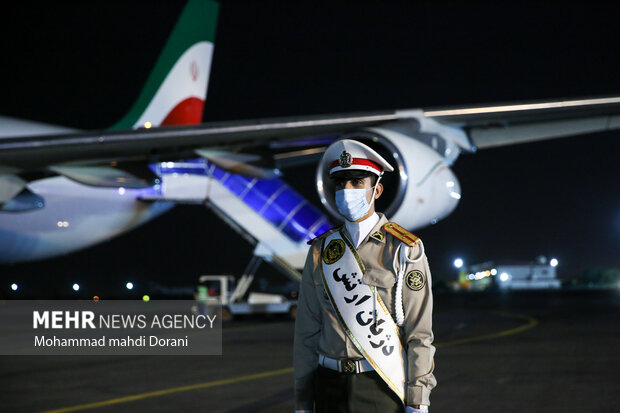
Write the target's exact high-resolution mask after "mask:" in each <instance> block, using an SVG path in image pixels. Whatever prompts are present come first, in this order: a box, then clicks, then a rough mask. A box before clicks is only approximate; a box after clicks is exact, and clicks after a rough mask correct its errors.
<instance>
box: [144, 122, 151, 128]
mask: <svg viewBox="0 0 620 413" xmlns="http://www.w3.org/2000/svg"><path fill="white" fill-rule="evenodd" d="M151 126H153V124H152V123H151V122H144V127H145V128H147V129H150V128H151Z"/></svg>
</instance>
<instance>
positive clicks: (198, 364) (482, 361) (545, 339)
mask: <svg viewBox="0 0 620 413" xmlns="http://www.w3.org/2000/svg"><path fill="white" fill-rule="evenodd" d="M434 330H435V336H436V339H435V342H436V344H437V347H438V349H437V354H436V357H435V364H436V369H435V373H436V376H437V379H438V382H439V384H438V387H437V388H436V389H435V390H434V391H433V394H432V398H431V402H432V405H431V412H433V413H440V412H480V411H483V412H584V411H588V412H618V411H620V405H619V404H620V393H619V392H618V390H619V389H620V352H618V351H617V348H618V343H620V290H619V291H569V292H561V291H539V292H518V293H516V292H513V293H504V294H500V293H463V294H452V293H443V294H436V295H435V315H434ZM292 343H293V322H291V321H287V320H284V319H278V318H274V319H267V320H264V319H245V320H238V321H236V322H235V323H234V324H233V325H232V326H229V327H226V328H225V330H224V338H223V351H224V355H223V356H203V357H199V356H91V357H82V356H58V357H52V356H32V357H28V356H18V357H17V356H16V357H8V356H3V357H0V366H1V368H0V411H2V412H5V411H6V412H72V411H93V412H95V411H96V412H142V411H148V412H177V411H192V412H276V413H277V412H287V413H288V412H292V411H293V390H292V368H291V366H292Z"/></svg>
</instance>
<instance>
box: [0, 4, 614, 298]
mask: <svg viewBox="0 0 620 413" xmlns="http://www.w3.org/2000/svg"><path fill="white" fill-rule="evenodd" d="M162 3H163V4H162ZM468 3H469V4H468V5H465V4H452V3H448V2H446V3H439V2H432V3H430V2H319V3H318V4H314V3H311V2H223V4H221V7H220V16H219V20H218V28H217V33H216V40H215V52H214V56H213V66H212V72H211V77H210V86H209V91H208V95H207V102H206V107H205V115H204V120H205V121H216V120H233V119H248V118H259V117H273V116H289V115H291V116H294V115H307V114H322V113H342V112H354V111H360V110H383V109H401V108H431V107H440V106H448V105H465V104H491V103H498V102H517V101H529V100H539V99H556V98H573V97H586V96H611V95H616V96H618V95H620V76H618V73H619V69H620V53H619V51H620V50H619V49H618V45H619V44H620V26H619V25H618V18H619V17H620V16H619V13H618V12H617V11H616V10H615V9H614V8H612V6H607V3H597V4H586V2H582V3H567V2H515V3H504V4H502V5H498V4H492V3H471V2H468ZM539 3H540V4H539ZM183 5H184V2H155V1H151V2H145V1H132V2H120V1H112V2H110V1H106V2H104V1H90V2H65V1H61V2H47V3H45V4H40V3H38V2H37V3H34V2H33V3H30V2H23V3H22V2H20V3H16V4H14V5H13V7H12V8H11V10H10V11H5V12H4V23H3V24H2V25H1V27H0V32H1V35H0V39H1V40H0V41H1V42H2V47H1V48H0V50H1V51H2V52H1V53H2V55H1V56H2V69H0V70H2V72H3V73H2V76H1V77H0V85H1V86H0V88H1V91H2V97H1V98H0V113H2V114H3V115H7V116H15V117H21V118H30V119H36V120H40V121H44V122H50V123H55V124H61V125H67V126H73V127H77V128H83V129H96V128H105V127H106V126H109V125H111V124H113V123H114V122H115V121H116V120H118V119H119V118H120V117H121V115H122V114H124V113H125V111H126V110H128V108H129V107H130V105H131V104H132V103H133V100H134V99H135V98H136V96H137V94H138V93H139V91H140V89H141V87H142V83H143V82H144V81H145V79H146V77H147V75H148V73H149V71H150V69H151V67H152V66H153V64H154V62H155V61H156V59H157V56H158V53H159V51H160V50H161V48H162V47H163V44H164V42H165V40H166V39H167V36H168V35H169V33H170V31H171V29H172V27H173V25H174V24H175V21H176V18H177V17H178V15H179V13H180V12H181V9H182V7H183ZM619 135H620V132H613V133H599V134H594V135H587V136H580V137H573V138H566V139H559V140H552V141H545V142H539V143H531V144H525V145H518V146H507V147H502V148H498V149H488V150H481V151H480V152H478V153H477V154H475V155H462V156H461V158H459V159H458V160H457V162H456V164H455V165H454V167H453V170H454V171H455V173H456V175H457V176H458V178H459V180H460V182H461V187H462V193H463V198H462V199H461V202H460V204H459V206H458V207H457V209H456V211H455V212H454V213H453V214H452V215H451V216H449V217H448V218H447V219H445V220H443V221H440V222H439V223H437V224H436V225H434V226H432V227H428V228H424V229H421V230H418V231H417V232H416V233H417V235H419V236H420V237H421V238H422V239H423V240H424V244H425V246H426V250H427V255H428V257H429V261H430V264H431V270H433V272H434V276H435V277H436V278H437V279H444V280H445V279H451V278H453V277H454V276H455V272H454V270H453V269H452V268H451V263H452V260H453V259H454V258H455V257H456V256H461V257H462V258H463V259H464V260H465V261H466V263H477V262H481V261H487V260H496V261H502V260H508V261H524V260H525V261H529V260H532V259H534V258H535V257H536V256H537V255H541V254H542V255H545V256H547V257H556V258H558V260H559V261H560V266H559V267H558V274H559V276H560V277H562V278H568V277H572V276H575V275H577V274H579V273H580V272H581V271H583V270H584V269H587V268H592V267H615V266H619V265H620V254H619V251H620V191H619V189H620V188H619V186H620V185H619V178H620V168H619V167H618V161H617V158H618V155H619V153H620V151H619V149H620V144H619V142H620V140H619ZM285 172H289V174H288V175H287V176H285V179H286V180H287V181H288V182H289V183H291V184H292V185H293V186H295V188H296V189H298V190H299V191H300V192H302V193H303V194H306V195H307V196H308V197H309V198H310V200H312V201H314V202H315V203H318V197H317V195H316V191H315V190H314V182H313V175H314V168H308V167H306V168H298V169H295V170H291V171H285ZM250 256H251V247H250V246H249V245H248V244H247V243H246V242H245V241H243V240H242V239H241V238H240V237H238V236H237V235H235V234H233V233H232V232H231V230H229V229H228V228H227V227H226V225H225V224H223V223H222V222H220V221H219V220H218V219H217V218H216V217H215V216H214V215H213V214H212V213H211V212H209V211H208V210H205V208H203V207H198V206H192V207H177V208H176V209H175V210H173V211H172V212H170V213H168V214H166V215H165V216H163V217H161V218H159V219H157V220H155V221H152V222H150V223H148V224H146V225H145V226H143V227H141V228H139V229H137V230H136V231H133V232H131V233H128V234H126V235H124V236H122V237H119V238H117V239H114V240H112V241H110V242H106V243H104V244H101V245H99V246H96V247H93V248H90V249H87V250H84V251H82V252H79V253H76V254H72V255H68V256H66V257H62V258H56V259H51V260H47V261H43V262H39V263H29V264H19V265H14V266H0V274H2V278H3V279H4V280H7V282H9V283H10V282H13V280H19V282H20V283H22V285H25V286H28V285H30V286H31V287H32V288H35V286H38V287H40V286H41V285H44V286H45V289H46V291H47V292H48V295H50V296H51V295H58V296H59V295H60V294H61V293H62V292H63V291H65V290H67V289H68V288H69V286H70V284H71V283H72V282H73V280H81V281H82V284H83V286H84V287H83V289H82V292H81V294H83V295H84V296H88V295H89V294H90V295H92V294H93V293H97V292H98V291H100V290H101V289H103V288H108V289H110V288H112V287H111V286H115V285H122V284H123V283H124V280H128V279H132V280H136V281H134V283H135V284H137V285H138V286H142V287H143V290H144V289H146V288H147V287H145V285H146V283H147V282H148V281H149V280H151V281H156V282H158V283H160V284H164V285H170V286H180V285H190V284H193V283H194V282H195V280H196V278H197V276H198V275H200V274H206V273H210V274H216V273H232V274H238V273H240V272H241V271H242V270H243V268H244V266H245V264H246V263H247V262H248V261H249V259H250ZM274 271H275V270H273V269H272V268H270V267H269V266H267V265H265V266H263V267H261V274H269V273H273V272H274ZM86 280H87V281H86ZM282 280H283V281H284V279H283V278H282ZM5 289H6V290H7V291H5ZM0 290H1V291H2V293H3V294H8V284H7V286H2V287H1V288H0Z"/></svg>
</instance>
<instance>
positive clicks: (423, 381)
mask: <svg viewBox="0 0 620 413" xmlns="http://www.w3.org/2000/svg"><path fill="white" fill-rule="evenodd" d="M409 258H410V259H413V260H414V262H410V263H408V264H407V268H406V271H405V282H404V283H403V307H404V310H405V322H404V325H403V328H404V333H405V340H406V343H407V347H406V348H407V359H408V372H407V373H408V375H407V377H408V381H407V389H406V403H407V405H409V406H413V405H416V404H426V405H429V404H430V394H431V390H432V389H433V388H434V387H435V385H436V384H437V380H435V376H434V375H433V369H434V367H435V365H434V361H433V357H434V355H435V347H434V346H433V344H432V343H433V326H432V321H433V320H432V319H433V294H432V291H431V285H432V282H431V272H430V269H429V265H428V260H427V259H426V255H425V254H424V249H423V246H422V244H421V242H420V244H419V245H418V246H417V247H413V248H412V249H411V251H410V256H409ZM412 272H413V274H412V275H415V277H410V281H408V280H407V279H408V274H410V273H412ZM420 273H421V274H422V281H421V282H420V277H419V274H420Z"/></svg>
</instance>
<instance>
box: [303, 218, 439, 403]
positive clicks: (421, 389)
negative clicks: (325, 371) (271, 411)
mask: <svg viewBox="0 0 620 413" xmlns="http://www.w3.org/2000/svg"><path fill="white" fill-rule="evenodd" d="M379 218H380V219H379V222H378V223H377V224H376V225H375V227H374V228H373V229H372V230H371V231H370V233H369V234H368V236H367V237H366V239H364V240H363V241H362V242H361V244H360V245H359V247H357V252H358V255H359V257H360V258H361V260H362V262H363V263H364V266H365V268H366V272H365V273H364V276H363V280H364V282H365V283H366V284H368V285H371V286H376V287H377V293H378V294H379V296H380V297H381V299H382V300H383V302H384V303H385V305H386V307H387V308H388V309H389V311H390V313H391V315H392V318H393V319H394V320H396V315H395V308H394V303H395V292H396V281H397V275H396V273H395V271H394V265H396V268H397V269H398V258H397V257H396V259H395V253H396V248H397V247H398V246H399V244H402V241H400V240H399V239H398V238H396V237H394V236H392V235H391V234H390V233H388V232H387V231H386V230H385V229H384V228H383V226H384V225H385V224H386V223H387V222H388V221H387V219H386V218H385V216H384V215H383V214H381V213H379ZM338 230H341V231H342V233H343V236H346V237H348V238H349V239H350V238H351V237H350V235H349V234H348V232H347V230H346V228H345V227H344V226H343V227H338V228H334V229H332V230H330V231H328V232H327V233H325V234H323V235H321V236H319V237H317V238H316V239H315V240H314V241H313V242H312V246H311V247H310V251H308V256H307V258H306V263H305V266H304V270H303V274H302V280H301V286H300V294H299V301H298V306H297V320H296V323H295V347H294V371H295V373H294V376H295V408H296V409H297V410H311V409H312V407H313V404H314V394H313V384H312V382H313V376H314V373H315V371H316V369H317V366H318V355H319V354H323V355H325V356H328V357H331V358H334V359H354V360H361V359H363V358H364V357H363V356H362V354H360V352H359V351H358V350H357V348H356V347H355V345H354V344H353V342H351V340H350V339H349V338H348V336H347V335H346V333H345V331H344V330H343V329H342V327H341V325H340V323H339V322H338V319H337V316H336V314H335V313H334V309H333V307H332V304H331V301H330V300H329V297H328V296H327V294H326V292H325V288H324V287H323V281H322V279H321V268H320V266H321V265H322V264H321V244H322V240H323V238H324V237H325V236H326V235H328V234H329V233H331V232H332V231H338ZM377 233H378V234H377ZM404 246H405V245H404V244H403V247H404ZM409 258H410V259H413V260H414V262H409V263H407V267H406V271H405V278H407V274H410V273H411V274H419V273H418V272H421V273H422V274H423V277H422V278H423V279H422V283H423V285H420V277H417V278H416V280H415V281H416V283H415V285H413V287H414V288H411V286H408V284H411V283H407V282H403V295H402V297H403V298H402V301H403V307H404V315H405V318H404V324H403V326H402V330H401V332H402V333H403V334H402V335H403V339H404V341H405V343H404V348H405V349H406V351H407V360H408V371H407V377H408V381H407V386H406V396H405V397H406V403H407V405H415V404H426V405H428V404H430V401H429V396H430V392H431V389H433V387H435V385H436V380H435V377H434V376H433V368H434V363H433V356H434V354H435V347H434V346H433V345H432V342H433V332H432V310H433V296H432V293H431V274H430V271H429V266H428V261H427V259H426V256H425V254H424V248H423V246H422V242H421V241H420V240H418V241H417V243H416V244H415V245H413V246H412V247H411V248H410V251H409Z"/></svg>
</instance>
